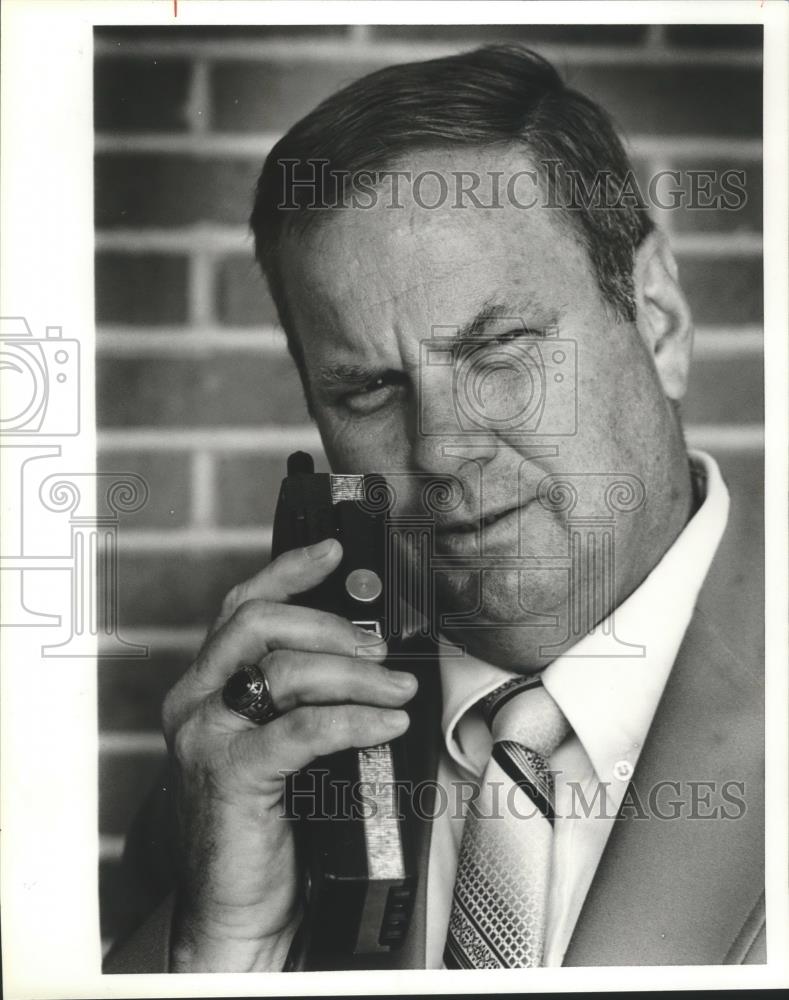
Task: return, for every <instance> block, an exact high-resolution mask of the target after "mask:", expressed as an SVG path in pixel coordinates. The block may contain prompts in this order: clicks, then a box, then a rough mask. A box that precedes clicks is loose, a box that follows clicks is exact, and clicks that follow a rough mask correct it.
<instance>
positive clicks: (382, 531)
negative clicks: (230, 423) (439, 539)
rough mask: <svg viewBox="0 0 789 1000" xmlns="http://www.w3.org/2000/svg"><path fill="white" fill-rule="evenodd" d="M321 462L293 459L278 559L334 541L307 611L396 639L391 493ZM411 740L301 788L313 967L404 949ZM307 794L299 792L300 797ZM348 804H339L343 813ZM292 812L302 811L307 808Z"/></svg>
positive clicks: (369, 751)
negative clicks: (404, 795)
mask: <svg viewBox="0 0 789 1000" xmlns="http://www.w3.org/2000/svg"><path fill="white" fill-rule="evenodd" d="M314 468H315V467H314V463H313V460H312V457H311V456H310V455H308V454H306V453H305V452H295V453H294V454H292V455H291V456H290V457H289V458H288V465H287V473H288V474H287V477H286V478H285V479H284V480H283V482H282V487H281V489H280V494H279V500H278V502H277V509H276V512H275V516H274V535H273V542H272V555H273V556H275V557H276V556H277V555H279V554H280V553H282V552H285V551H287V550H289V549H293V548H297V547H299V546H302V545H311V544H313V543H315V542H319V541H322V540H323V539H325V538H337V539H338V540H339V541H340V542H341V543H342V546H343V557H342V561H341V562H340V565H339V566H338V567H337V569H336V570H334V572H333V573H332V574H331V575H330V576H329V577H328V578H327V579H326V580H324V581H323V583H321V584H319V585H318V586H317V587H315V588H314V589H313V590H311V591H309V592H308V593H306V594H302V595H300V596H299V597H297V598H296V601H297V602H298V603H299V604H302V605H303V606H306V607H312V608H316V609H319V610H322V611H329V612H332V613H334V614H337V615H341V616H342V617H345V618H347V619H349V620H350V621H352V622H354V624H356V625H358V626H360V627H361V628H363V629H364V630H366V631H368V632H370V633H372V634H374V635H377V636H379V637H381V638H388V635H389V632H388V628H387V624H388V622H387V617H388V608H389V607H391V606H392V604H393V600H392V598H393V596H394V595H392V594H390V593H388V592H387V588H388V581H387V572H386V569H387V567H386V558H387V555H386V544H387V534H386V514H387V504H386V496H387V494H386V489H385V486H384V483H383V480H382V477H380V476H374V475H372V476H370V475H368V476H362V475H332V474H330V473H316V472H315V471H314ZM405 767H406V761H405V747H404V745H403V741H402V738H400V739H397V740H394V741H393V742H391V743H385V744H381V745H379V746H375V747H367V748H364V749H352V750H346V751H342V752H341V753H336V754H332V755H331V756H328V757H323V758H320V759H319V760H318V761H315V762H314V763H313V765H312V766H311V768H310V769H309V770H308V771H307V772H304V773H302V774H301V775H297V776H296V779H295V782H294V788H296V789H298V788H299V785H300V784H301V786H302V787H303V788H305V789H308V790H309V796H308V797H307V799H308V801H309V815H304V816H302V817H301V822H300V823H299V826H300V831H299V832H300V834H301V836H302V838H303V841H304V847H305V849H306V850H307V852H308V854H309V856H310V870H309V888H308V900H307V906H308V913H309V919H308V924H309V928H310V930H309V940H308V941H307V943H306V968H308V969H321V968H332V967H333V966H334V964H335V963H339V962H340V961H342V963H343V964H344V967H346V968H347V967H349V962H348V959H349V957H351V956H353V957H352V958H351V961H350V967H353V966H354V965H355V966H356V967H358V968H365V967H382V966H383V967H385V966H386V955H387V954H391V952H393V951H394V950H396V949H397V948H398V947H399V946H400V945H401V944H402V942H403V939H404V937H405V934H406V931H407V928H408V923H409V920H410V915H411V909H412V903H413V896H414V891H415V887H416V873H415V869H414V866H413V863H412V860H411V856H410V847H409V843H408V836H407V830H406V826H405V821H404V819H403V818H402V817H401V816H400V810H399V807H398V779H400V781H402V780H403V779H404V776H405ZM297 799H298V795H296V796H294V802H296V800H297ZM338 806H339V808H338ZM295 811H296V812H297V813H298V803H296V808H295Z"/></svg>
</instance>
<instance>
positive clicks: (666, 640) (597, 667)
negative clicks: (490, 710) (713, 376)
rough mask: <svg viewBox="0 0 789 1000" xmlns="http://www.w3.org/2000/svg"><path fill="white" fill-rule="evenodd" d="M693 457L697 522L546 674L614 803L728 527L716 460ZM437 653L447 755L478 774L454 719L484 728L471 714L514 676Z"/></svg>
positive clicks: (449, 649) (445, 651)
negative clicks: (607, 636) (606, 637)
mask: <svg viewBox="0 0 789 1000" xmlns="http://www.w3.org/2000/svg"><path fill="white" fill-rule="evenodd" d="M689 458H690V462H691V469H692V471H693V474H694V477H695V479H696V485H697V488H698V492H699V496H700V497H702V498H703V499H702V502H701V504H700V506H699V508H698V510H697V511H696V513H695V514H694V516H693V517H692V518H691V519H690V521H689V522H688V523H687V525H686V526H685V528H684V529H683V530H682V532H681V533H680V535H679V536H678V537H677V539H676V540H675V542H674V544H673V545H672V546H671V547H670V548H669V549H668V550H667V552H666V553H665V554H664V555H663V557H662V558H661V560H660V561H659V562H658V563H657V565H656V566H655V567H654V569H653V570H652V572H651V573H650V574H649V575H648V576H647V577H646V579H645V580H644V581H643V583H641V585H640V586H639V587H638V588H637V589H636V590H635V591H634V592H633V593H632V594H631V595H630V596H629V597H628V598H627V599H626V600H625V601H623V603H622V604H621V605H620V606H619V607H618V608H616V609H615V611H614V612H612V614H611V615H610V616H609V617H608V618H607V619H606V620H605V622H604V623H601V625H600V626H598V628H597V629H595V631H594V632H593V633H590V634H589V635H587V636H584V638H583V639H581V640H580V641H579V642H578V643H576V644H575V645H574V646H573V647H571V648H570V649H569V650H567V651H566V652H565V653H563V654H562V655H561V656H559V657H558V658H557V659H555V660H554V661H553V662H552V663H550V664H549V665H548V666H547V667H546V668H545V670H544V671H543V674H542V677H543V682H544V684H545V688H546V690H547V691H548V692H549V693H550V694H551V696H552V697H553V698H554V700H555V701H556V702H557V704H558V705H559V707H560V708H561V710H562V711H563V712H564V714H565V716H566V717H567V719H568V721H569V723H570V725H571V727H572V729H573V731H574V732H575V734H576V736H577V737H578V739H579V740H580V742H581V745H582V746H583V748H584V750H585V751H586V754H587V756H588V757H589V760H590V761H591V763H592V766H593V768H594V770H595V773H596V774H597V777H598V779H599V780H600V781H601V782H604V783H606V787H613V789H614V791H613V792H610V793H609V797H611V798H613V799H621V795H622V794H624V789H625V787H626V783H627V782H626V779H628V778H629V777H630V775H631V774H632V771H633V768H634V767H635V764H636V761H637V760H638V756H639V754H640V751H641V747H642V745H643V743H644V740H645V738H646V735H647V732H648V731H649V727H650V726H651V724H652V719H653V717H654V714H655V711H656V709H657V705H658V701H659V700H660V696H661V694H662V693H663V688H664V687H665V684H666V681H667V680H668V675H669V673H670V671H671V667H672V666H673V663H674V660H675V659H676V656H677V653H678V651H679V647H680V644H681V643H682V639H683V637H684V634H685V631H686V630H687V627H688V625H689V624H690V619H691V617H692V615H693V610H694V607H695V603H696V599H697V597H698V594H699V591H700V590H701V586H702V584H703V582H704V578H705V577H706V575H707V572H708V570H709V567H710V564H711V563H712V559H713V557H714V555H715V552H716V550H717V548H718V545H719V543H720V539H721V536H722V535H723V531H724V529H725V527H726V521H727V518H728V511H729V494H728V491H727V489H726V485H725V483H724V482H723V479H722V477H721V474H720V470H719V469H718V466H717V464H716V462H715V460H714V459H713V458H711V457H710V456H709V455H707V454H705V453H704V452H699V451H693V452H690V453H689ZM605 633H609V634H610V635H613V636H615V637H616V639H617V640H618V642H617V643H616V644H615V646H613V647H612V644H611V641H610V639H609V640H608V641H607V642H606V643H605V645H604V646H602V647H601V644H600V643H601V640H600V638H599V637H600V636H602V635H604V634H605ZM624 644H629V645H624ZM612 650H613V652H614V653H615V654H616V655H611V653H612ZM621 654H624V655H621ZM439 656H440V660H439V662H440V671H441V684H442V690H443V698H444V707H443V713H442V731H443V735H444V742H445V746H446V750H447V752H448V753H449V755H450V757H451V758H452V759H453V760H454V761H455V763H456V764H457V765H458V766H459V767H461V768H463V769H464V770H465V771H467V772H470V773H472V774H479V773H480V770H481V767H482V766H484V761H480V759H479V756H478V755H474V754H471V755H469V753H467V752H466V750H465V749H464V746H463V745H461V742H460V741H459V739H458V723H459V722H460V720H461V719H463V718H464V716H465V717H466V719H464V721H468V722H469V723H471V724H474V725H477V726H484V723H482V722H481V720H474V719H473V716H474V715H475V714H476V713H473V712H471V711H470V710H471V709H472V708H473V706H474V705H475V704H476V703H477V702H478V701H479V699H480V698H482V697H484V696H485V695H486V694H488V693H489V692H490V691H492V690H494V689H495V688H496V687H498V686H499V684H502V683H503V682H504V681H506V680H509V679H510V678H511V677H513V676H516V675H515V674H514V673H513V672H512V671H507V670H502V669H501V668H500V667H496V666H493V665H492V664H490V663H485V662H483V661H482V660H478V659H477V658H476V657H473V656H470V655H469V654H468V653H466V654H465V655H463V654H462V653H461V651H460V650H459V649H458V648H457V647H456V646H453V645H452V644H445V645H444V646H443V647H442V649H441V651H440V654H439ZM472 742H473V741H472ZM612 779H614V784H613V786H609V785H608V783H610V782H612ZM616 779H619V781H616ZM617 788H619V789H621V791H620V792H619V793H617V791H616V789H617Z"/></svg>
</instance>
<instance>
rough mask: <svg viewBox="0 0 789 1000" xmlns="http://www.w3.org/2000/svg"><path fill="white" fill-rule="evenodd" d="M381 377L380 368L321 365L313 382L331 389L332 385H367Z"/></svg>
mask: <svg viewBox="0 0 789 1000" xmlns="http://www.w3.org/2000/svg"><path fill="white" fill-rule="evenodd" d="M380 375H381V369H380V368H371V367H369V366H368V365H358V364H336V365H321V367H320V368H318V370H317V372H316V373H315V375H314V379H315V381H316V382H317V383H318V385H320V386H324V387H331V386H334V385H350V386H354V385H368V384H369V383H370V382H373V381H374V380H375V379H376V378H378V377H379V376H380Z"/></svg>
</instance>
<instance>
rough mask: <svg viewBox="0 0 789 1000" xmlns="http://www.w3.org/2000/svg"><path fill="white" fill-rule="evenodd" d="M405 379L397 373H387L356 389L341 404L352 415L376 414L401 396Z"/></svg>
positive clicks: (342, 399) (342, 398)
mask: <svg viewBox="0 0 789 1000" xmlns="http://www.w3.org/2000/svg"><path fill="white" fill-rule="evenodd" d="M404 384H405V379H404V377H403V376H401V375H399V374H398V373H397V372H387V373H386V374H384V375H379V376H378V378H376V379H373V381H372V382H368V384H367V385H365V386H362V388H361V389H354V391H353V392H347V393H345V395H343V396H342V397H341V402H342V404H343V406H345V408H346V409H348V410H350V411H351V412H352V413H359V414H368V413H374V412H375V411H376V410H380V409H381V408H382V407H384V406H386V404H387V403H389V402H390V401H391V400H392V399H394V398H395V397H397V396H399V395H400V394H401V393H402V391H403V388H404Z"/></svg>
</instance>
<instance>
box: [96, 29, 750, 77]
mask: <svg viewBox="0 0 789 1000" xmlns="http://www.w3.org/2000/svg"><path fill="white" fill-rule="evenodd" d="M516 26H517V25H516V24H513V27H516ZM503 41H506V39H504V40H503ZM518 41H519V43H520V44H524V45H529V47H530V48H533V49H534V51H536V52H538V53H539V54H540V55H542V56H544V57H545V58H546V59H548V60H550V61H551V62H554V63H557V64H558V65H559V67H560V68H561V69H565V68H567V69H571V68H573V67H576V66H594V65H605V66H611V65H613V66H639V67H641V66H645V65H646V66H649V67H653V66H657V67H660V66H670V67H672V68H673V67H677V66H687V67H689V68H696V67H699V66H702V67H710V66H721V67H726V68H731V67H733V66H736V67H742V68H756V69H758V68H760V67H761V64H762V53H761V50H760V49H759V48H755V49H753V50H743V49H732V48H725V47H723V46H721V47H720V48H716V49H706V48H705V49H701V48H690V47H688V48H685V47H682V48H680V47H679V46H672V47H670V48H669V47H666V48H665V49H659V48H649V47H647V45H646V44H644V43H640V44H635V45H634V44H627V45H621V46H616V45H610V44H607V45H595V44H589V43H586V42H580V43H579V42H566V43H564V44H562V43H556V42H541V41H539V40H538V39H535V40H534V41H533V42H531V43H529V40H528V39H520V40H518ZM483 44H490V43H489V42H486V40H484V39H478V40H477V39H474V38H468V39H458V40H457V41H452V40H447V41H446V42H424V41H417V40H415V41H400V40H397V41H388V40H386V39H375V40H373V41H371V42H370V43H369V44H367V45H364V46H360V45H356V44H354V43H352V42H350V41H348V40H343V41H339V40H335V39H322V38H320V36H319V35H316V36H315V38H313V39H299V40H296V39H294V40H292V41H284V40H283V41H263V40H260V41H235V40H234V41H218V40H207V41H199V40H194V41H190V40H186V39H185V40H183V41H182V40H180V39H171V40H169V41H164V40H150V41H147V40H133V41H124V42H123V46H122V48H121V49H120V50H119V49H118V46H117V45H115V44H113V43H112V42H109V41H105V40H104V39H96V40H95V42H94V54H95V55H96V56H102V57H108V58H115V59H129V58H135V57H137V58H140V57H142V58H147V57H154V58H160V59H166V58H180V59H190V58H201V59H206V60H207V61H209V62H211V63H222V62H224V63H232V62H262V61H271V62H286V63H287V62H296V61H298V62H307V63H313V64H320V63H326V62H329V63H331V62H336V63H338V64H340V65H341V66H346V65H360V64H366V63H370V64H373V65H374V64H381V65H393V64H396V63H401V62H414V61H419V60H422V59H437V58H441V57H443V56H450V55H455V54H456V53H458V52H463V51H466V50H468V49H471V48H474V47H475V46H476V45H483Z"/></svg>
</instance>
